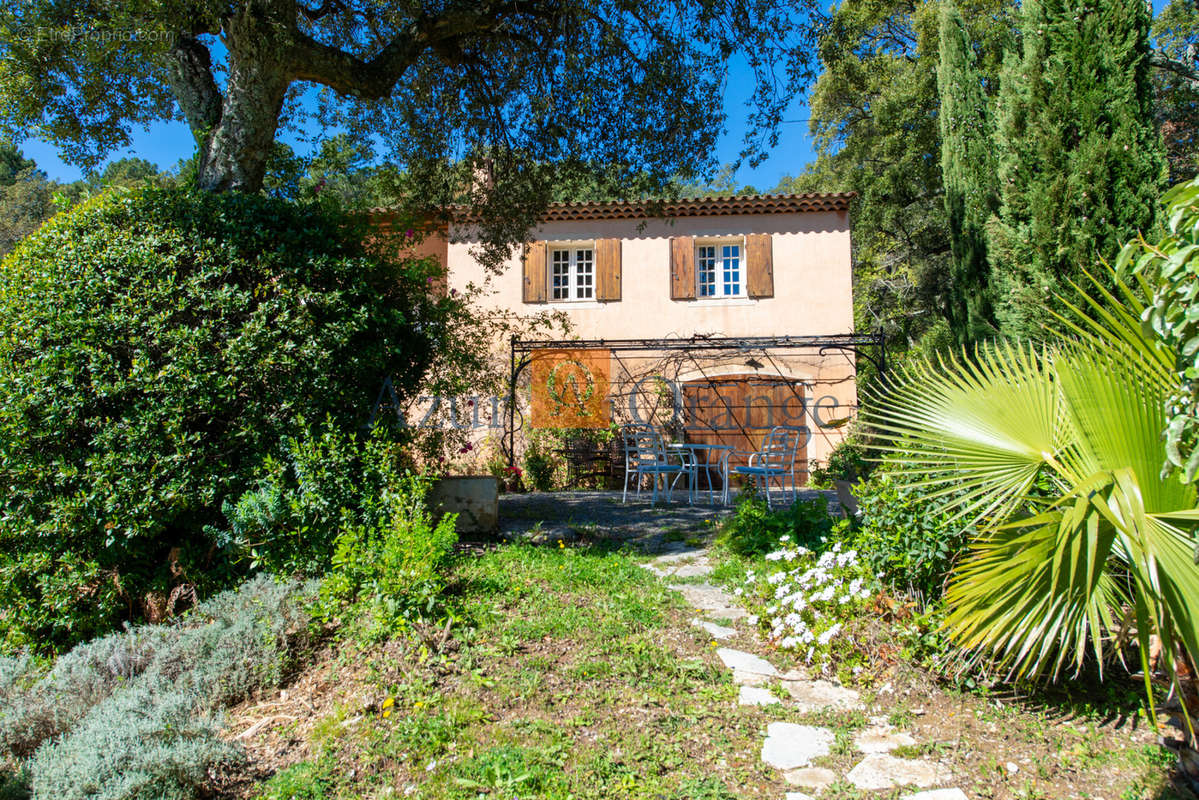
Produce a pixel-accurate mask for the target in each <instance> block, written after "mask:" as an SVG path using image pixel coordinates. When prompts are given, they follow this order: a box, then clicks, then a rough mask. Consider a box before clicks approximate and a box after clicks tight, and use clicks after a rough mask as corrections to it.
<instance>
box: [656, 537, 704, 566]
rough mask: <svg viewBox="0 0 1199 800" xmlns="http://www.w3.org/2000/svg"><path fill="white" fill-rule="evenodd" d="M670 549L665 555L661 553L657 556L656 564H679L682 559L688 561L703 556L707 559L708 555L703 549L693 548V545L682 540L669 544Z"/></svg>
mask: <svg viewBox="0 0 1199 800" xmlns="http://www.w3.org/2000/svg"><path fill="white" fill-rule="evenodd" d="M668 550H669V552H666V553H664V554H663V555H660V556H658V557H657V558H655V559H654V563H655V564H677V563H679V562H680V561H687V560H689V559H695V558H703V559H705V560H706V559H707V556H705V555H704V551H703V550H700V549H698V548H693V547H687V545H686V544H684V543H682V542H671V544H670V545H669V546H668Z"/></svg>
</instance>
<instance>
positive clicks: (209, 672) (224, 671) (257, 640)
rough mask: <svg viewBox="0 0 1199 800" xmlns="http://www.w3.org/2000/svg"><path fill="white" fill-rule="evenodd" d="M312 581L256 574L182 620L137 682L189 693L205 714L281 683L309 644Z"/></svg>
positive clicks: (314, 592) (313, 592)
mask: <svg viewBox="0 0 1199 800" xmlns="http://www.w3.org/2000/svg"><path fill="white" fill-rule="evenodd" d="M316 591H317V584H316V582H314V581H313V582H308V583H300V582H297V581H287V582H284V581H278V580H275V579H274V578H272V577H270V576H269V575H260V576H258V577H256V578H253V579H251V580H249V581H247V582H246V583H245V584H243V585H242V586H241V587H240V588H239V589H237V590H235V591H230V592H224V593H222V594H220V595H218V596H217V597H215V598H213V599H212V600H211V601H209V602H208V603H204V604H202V605H201V606H200V607H198V608H197V609H196V611H195V612H194V613H193V614H191V615H189V622H191V623H193V625H192V626H190V627H188V628H187V629H186V630H184V632H183V633H182V634H181V635H179V636H178V638H177V639H175V641H173V642H171V643H170V645H169V646H167V647H165V648H162V649H161V650H160V651H159V652H158V653H156V654H155V657H154V659H153V660H152V661H151V663H150V664H149V665H148V667H147V669H146V673H145V679H146V680H147V681H149V682H151V683H156V684H164V685H166V684H169V685H171V686H174V687H176V688H177V689H179V690H181V691H187V692H190V693H191V694H192V695H194V696H195V697H196V698H197V700H196V703H197V707H198V708H200V709H202V710H204V711H213V710H215V709H218V708H220V707H222V706H227V705H232V704H234V703H237V702H240V701H242V700H245V699H247V698H249V697H253V696H254V695H255V694H256V693H258V692H260V691H262V690H265V689H269V688H272V687H274V686H278V685H279V684H280V683H282V682H283V679H284V678H285V677H286V676H287V674H288V673H289V671H290V670H291V668H292V667H293V665H294V664H295V663H296V659H297V655H298V654H299V653H301V652H303V651H304V650H305V649H306V648H307V646H308V644H309V641H310V637H309V621H310V618H311V615H310V613H309V610H308V607H309V605H310V603H311V602H312V600H313V599H314V598H315V596H316Z"/></svg>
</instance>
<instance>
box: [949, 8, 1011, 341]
mask: <svg viewBox="0 0 1199 800" xmlns="http://www.w3.org/2000/svg"><path fill="white" fill-rule="evenodd" d="M937 92H938V94H939V95H940V116H939V120H940V125H941V178H942V182H943V184H944V186H945V212H946V215H947V221H948V223H949V243H950V250H951V252H952V260H951V264H950V283H949V287H948V291H947V297H946V317H947V318H948V320H949V324H950V328H951V329H952V331H953V334H954V337H955V338H956V339H957V341H958V344H962V345H966V344H970V343H972V342H976V341H979V340H980V339H984V338H988V337H989V336H992V335H994V333H995V330H996V327H995V319H994V315H993V312H992V307H991V287H990V266H989V264H988V261H987V235H986V224H987V219H988V218H989V217H990V216H991V215H992V214H994V213H995V211H996V210H997V208H998V196H997V192H998V187H997V186H996V181H995V155H994V146H993V130H992V122H991V116H990V113H989V110H988V108H987V95H986V92H985V91H984V89H983V80H982V76H981V75H980V74H979V70H978V64H977V58H976V56H975V53H974V50H973V48H972V47H971V43H970V38H969V35H968V34H967V31H966V26H965V23H964V22H963V20H962V15H961V13H960V12H959V11H958V10H957V7H956V6H954V4H953V2H952V0H944V2H943V3H942V4H941V16H940V63H939V65H938V67H937Z"/></svg>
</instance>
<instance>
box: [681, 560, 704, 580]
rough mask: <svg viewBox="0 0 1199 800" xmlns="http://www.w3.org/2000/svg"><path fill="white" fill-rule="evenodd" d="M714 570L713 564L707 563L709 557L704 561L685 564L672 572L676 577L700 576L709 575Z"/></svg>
mask: <svg viewBox="0 0 1199 800" xmlns="http://www.w3.org/2000/svg"><path fill="white" fill-rule="evenodd" d="M711 572H712V565H711V564H709V563H707V559H704V560H703V563H700V562H698V561H697V562H696V563H694V564H684V565H683V566H681V567H679V568H678V569H676V570H675V571H674V572H673V573H672V574H673V575H674V576H675V577H676V578H699V577H702V576H704V575H709V574H711Z"/></svg>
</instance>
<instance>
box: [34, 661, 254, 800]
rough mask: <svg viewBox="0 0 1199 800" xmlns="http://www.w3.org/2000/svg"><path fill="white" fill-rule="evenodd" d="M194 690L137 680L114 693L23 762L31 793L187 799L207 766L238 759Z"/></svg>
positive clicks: (204, 779) (107, 799) (65, 797)
mask: <svg viewBox="0 0 1199 800" xmlns="http://www.w3.org/2000/svg"><path fill="white" fill-rule="evenodd" d="M196 706H197V698H196V696H195V694H194V693H193V692H191V691H188V690H181V689H179V688H177V687H175V686H174V685H173V684H171V683H168V682H162V681H146V680H143V681H141V682H139V683H138V684H137V685H134V686H131V687H129V688H128V689H125V690H124V691H121V692H118V693H116V694H114V695H113V696H112V697H110V698H109V699H107V700H105V701H104V702H103V703H101V704H100V705H99V706H97V707H96V708H95V709H93V710H92V712H91V713H90V714H88V715H87V717H85V718H84V720H83V721H82V722H81V723H80V724H79V725H78V726H77V727H76V728H75V729H74V730H72V731H71V732H70V733H68V734H67V735H66V736H64V737H62V738H61V739H59V740H57V741H53V742H51V743H49V744H47V745H45V746H43V747H42V748H40V749H39V750H38V752H37V754H36V755H35V756H34V758H33V760H32V762H31V764H30V774H31V775H32V781H31V783H32V788H33V794H34V797H54V798H56V799H57V800H85V799H86V800H193V798H195V797H196V796H197V795H199V794H201V793H202V789H203V788H204V787H205V786H206V784H207V783H208V781H209V773H210V771H211V770H213V769H215V768H217V767H220V766H223V765H230V764H234V763H237V762H238V761H239V759H240V750H239V749H238V748H237V747H236V746H235V745H233V744H231V743H229V742H226V741H224V740H223V739H221V737H220V735H219V727H218V725H217V724H216V722H215V721H214V719H213V718H212V717H210V716H206V715H203V714H197V713H196Z"/></svg>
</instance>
